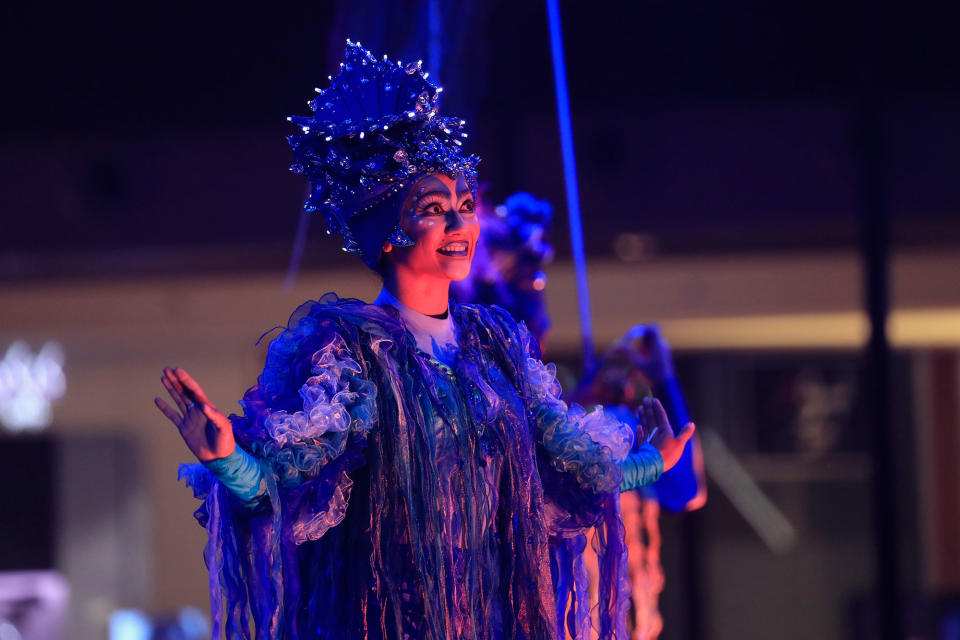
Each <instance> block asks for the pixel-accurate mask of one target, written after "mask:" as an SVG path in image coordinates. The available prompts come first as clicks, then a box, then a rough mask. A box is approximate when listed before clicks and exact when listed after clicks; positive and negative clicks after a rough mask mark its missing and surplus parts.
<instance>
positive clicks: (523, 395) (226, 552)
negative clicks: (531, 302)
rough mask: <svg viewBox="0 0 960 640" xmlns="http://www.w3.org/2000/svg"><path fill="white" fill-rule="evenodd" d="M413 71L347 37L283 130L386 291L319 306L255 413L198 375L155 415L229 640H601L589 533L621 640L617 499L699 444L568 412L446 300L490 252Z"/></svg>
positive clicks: (258, 398) (327, 299) (510, 338)
mask: <svg viewBox="0 0 960 640" xmlns="http://www.w3.org/2000/svg"><path fill="white" fill-rule="evenodd" d="M439 92H440V89H439V88H437V87H435V86H433V85H432V84H430V83H429V82H428V81H427V80H426V78H425V74H423V73H422V72H421V70H420V64H419V63H414V64H412V65H407V66H402V65H400V64H399V63H396V64H395V63H391V62H390V61H388V60H387V59H386V57H384V58H383V60H379V59H376V58H375V57H374V56H373V55H372V54H370V52H368V51H367V50H365V49H364V48H362V47H361V46H360V45H359V44H355V43H351V42H349V41H348V42H347V52H346V60H345V61H344V63H343V64H342V65H341V71H340V74H339V75H338V76H336V77H335V78H331V84H330V87H329V88H327V89H326V90H322V91H320V92H319V95H317V97H316V98H315V99H314V100H312V101H311V107H312V109H313V111H314V113H313V115H312V116H309V117H294V118H291V121H292V122H293V123H294V124H296V125H297V126H298V127H299V132H298V133H297V134H295V135H292V136H290V137H289V141H290V144H291V146H292V148H293V153H294V160H295V162H294V165H293V166H292V167H291V168H292V170H293V171H294V172H295V173H302V174H305V175H306V176H307V177H308V178H309V179H310V182H311V195H310V197H309V199H308V201H307V203H306V205H305V208H306V209H307V210H311V211H312V210H316V209H320V210H321V211H322V212H323V213H324V214H325V217H326V220H327V224H328V230H332V231H338V232H340V233H342V234H343V235H344V239H345V244H344V249H345V250H347V251H350V252H353V253H357V254H359V255H360V256H361V257H362V258H363V260H364V262H365V263H366V264H367V266H369V267H370V268H372V269H374V270H376V271H377V273H379V274H380V275H381V276H382V279H383V290H382V292H381V293H380V296H379V297H378V298H377V300H376V301H375V302H374V303H373V304H366V303H363V302H361V301H358V300H347V299H340V298H338V297H337V296H335V295H334V294H327V295H325V296H323V297H322V298H321V299H320V300H319V301H316V302H308V303H305V304H304V305H302V306H301V307H300V308H298V309H297V310H296V311H295V312H294V313H293V316H292V317H291V319H290V321H289V323H288V325H287V327H286V328H285V329H284V330H283V331H282V332H281V333H280V334H279V335H278V336H277V337H276V338H274V339H273V341H272V342H271V344H270V348H269V351H268V354H267V359H266V364H265V366H264V369H263V372H262V374H261V375H260V377H259V379H258V382H257V384H256V385H255V386H254V387H252V388H251V389H250V390H248V391H247V392H246V394H245V395H244V397H243V400H242V401H241V403H240V404H241V406H242V407H243V415H242V416H231V417H230V418H229V419H228V418H227V417H226V416H224V415H223V414H222V413H221V412H220V411H218V410H217V409H216V407H215V406H214V405H213V404H212V403H211V402H210V400H209V399H208V398H207V397H206V395H205V394H204V392H203V390H202V389H201V388H200V386H199V385H198V384H197V383H196V382H195V381H194V380H193V379H192V378H191V377H190V376H189V375H188V374H187V373H186V372H185V371H183V370H182V369H165V370H164V373H163V378H162V379H163V384H164V386H165V387H166V389H167V391H168V392H169V394H170V396H171V398H172V399H173V405H170V404H168V403H166V402H164V401H163V400H160V399H159V398H158V399H157V400H156V404H157V406H158V407H159V408H160V410H161V411H162V412H163V413H164V414H165V415H166V416H167V417H168V418H169V419H170V420H171V422H173V423H174V424H175V425H176V426H177V428H178V430H179V432H180V434H181V436H182V437H183V439H184V440H185V441H186V443H187V446H188V447H189V448H190V450H191V451H192V452H193V453H194V455H196V457H197V458H198V459H199V460H200V462H201V463H203V464H202V465H190V466H186V467H185V468H183V469H182V470H181V472H182V474H183V475H184V476H186V478H187V482H188V484H189V485H190V486H191V487H192V488H193V490H194V493H195V495H196V496H197V497H199V498H202V499H203V501H204V502H203V505H202V506H201V508H200V509H199V510H198V511H197V514H196V516H197V518H198V520H200V522H201V523H202V524H203V525H204V526H205V527H206V528H207V531H208V533H209V536H210V541H209V543H208V545H207V547H206V550H205V554H204V555H205V559H206V562H207V566H208V568H209V570H210V587H211V608H212V612H213V622H214V629H215V632H214V633H215V635H218V634H219V628H220V627H221V626H222V627H223V628H224V630H225V633H226V635H227V636H228V637H231V638H233V637H241V638H246V637H249V627H250V624H251V621H252V623H253V625H254V627H255V629H256V637H257V638H271V639H278V638H287V639H296V638H318V637H319V638H338V639H339V638H351V639H352V638H397V639H403V638H412V639H421V638H429V639H431V640H441V639H447V638H465V639H466V638H493V639H499V638H517V639H519V638H524V639H541V638H543V639H547V638H551V639H552V638H558V637H560V635H561V634H562V633H563V632H562V631H561V629H562V628H563V627H564V623H566V627H567V629H568V630H569V633H570V634H571V635H573V637H576V638H583V637H586V634H587V633H588V629H587V625H588V624H589V611H588V607H587V606H586V603H587V594H586V580H587V579H586V575H585V572H584V570H583V564H582V558H581V552H582V548H583V535H582V534H583V531H585V530H586V528H587V527H590V526H597V527H599V528H600V529H601V530H602V531H603V541H604V543H605V549H604V553H603V556H602V559H601V573H602V575H601V586H602V592H601V608H602V609H603V615H602V617H601V626H602V629H601V634H602V635H603V636H604V637H608V638H614V637H616V638H626V637H627V636H626V633H625V626H624V611H625V607H626V598H627V596H628V594H629V584H628V583H627V579H626V574H625V556H624V547H623V531H622V525H621V522H620V519H619V510H618V500H617V496H618V493H619V490H620V489H621V488H625V489H626V488H632V487H635V486H640V485H643V484H648V483H650V482H652V481H653V480H655V479H656V478H657V477H658V476H659V475H660V473H661V472H662V470H663V469H664V468H669V467H670V466H672V465H673V464H675V463H676V460H677V459H678V458H679V457H680V454H681V452H682V451H683V447H684V444H685V443H686V441H687V440H688V439H689V438H690V436H691V434H692V431H693V426H692V425H688V426H687V427H686V428H685V429H684V431H683V432H682V433H681V434H680V435H679V436H677V437H675V436H674V434H673V432H672V429H671V428H670V425H669V423H668V422H667V420H666V416H665V414H664V412H663V410H662V407H660V406H659V405H658V404H657V403H655V402H653V401H650V402H648V403H647V404H646V406H645V414H644V419H645V426H647V427H648V428H650V429H651V430H652V429H653V428H656V435H655V436H654V438H653V439H652V440H651V443H650V444H648V445H645V446H643V447H641V449H640V450H639V452H637V453H631V454H629V455H628V452H629V450H630V447H631V446H632V444H633V442H634V434H633V433H632V430H631V429H630V428H629V427H627V426H626V425H624V424H622V423H620V422H619V421H616V420H613V419H611V418H609V417H608V416H605V415H604V413H603V411H602V409H597V410H595V411H593V412H591V413H587V412H585V411H584V410H583V409H582V408H581V407H579V406H576V405H573V406H571V407H569V408H568V407H567V405H566V404H565V403H563V402H562V401H561V400H560V399H559V394H560V388H559V385H558V384H557V382H556V378H555V375H554V372H555V370H554V369H553V368H552V367H551V366H549V365H544V364H543V363H542V362H541V361H540V360H539V358H538V350H537V347H536V345H535V344H534V343H533V341H532V340H531V339H530V337H529V335H528V333H527V331H526V329H525V328H524V326H523V325H518V324H517V323H516V322H515V321H514V320H513V319H512V318H511V317H510V316H509V315H508V314H507V313H505V312H504V311H502V310H500V309H498V308H496V307H489V308H488V307H482V306H470V305H456V304H449V286H450V282H451V281H453V280H459V279H463V278H464V277H466V276H467V274H468V272H469V269H470V262H471V259H472V256H473V252H474V248H475V246H476V241H477V236H478V224H477V220H476V215H475V213H474V211H473V209H474V197H475V189H476V171H475V166H476V164H477V162H478V161H479V159H478V158H477V157H476V156H472V155H471V156H467V155H465V154H464V153H463V152H462V150H461V144H462V140H463V138H465V137H466V134H465V133H463V124H464V123H463V121H461V120H458V119H456V118H449V117H441V116H439V115H438V97H439Z"/></svg>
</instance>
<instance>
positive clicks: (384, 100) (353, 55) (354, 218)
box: [287, 40, 480, 263]
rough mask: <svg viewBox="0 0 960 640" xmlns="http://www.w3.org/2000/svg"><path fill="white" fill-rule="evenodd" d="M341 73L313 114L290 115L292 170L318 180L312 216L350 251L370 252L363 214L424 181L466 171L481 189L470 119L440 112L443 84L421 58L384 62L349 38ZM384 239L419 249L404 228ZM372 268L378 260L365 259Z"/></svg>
mask: <svg viewBox="0 0 960 640" xmlns="http://www.w3.org/2000/svg"><path fill="white" fill-rule="evenodd" d="M344 58H345V59H344V61H343V62H342V63H341V64H340V72H339V74H337V75H336V76H331V77H330V78H329V80H330V86H329V87H327V88H326V89H317V96H316V97H315V98H314V99H313V100H310V102H309V103H308V104H309V105H310V108H311V109H312V110H313V115H311V116H291V117H289V118H287V119H288V120H289V121H290V122H292V123H293V124H294V125H296V126H297V127H298V129H299V132H298V133H295V134H293V135H290V136H287V141H288V142H289V143H290V147H291V148H292V149H293V156H294V162H293V164H292V165H291V166H290V170H291V171H293V172H294V173H298V174H302V175H304V176H306V177H307V179H309V180H310V196H309V197H308V198H307V201H306V203H305V204H304V210H305V211H320V212H321V213H322V214H323V215H324V217H325V218H326V221H327V232H328V233H331V232H339V233H341V234H343V237H344V245H343V248H344V250H345V251H349V252H351V253H357V254H359V255H363V252H362V251H361V244H369V245H371V246H376V244H375V243H373V244H371V243H369V242H368V243H363V242H358V241H359V240H360V238H359V237H358V236H359V235H360V234H363V233H364V232H365V229H363V228H362V226H363V217H364V216H363V215H361V214H363V213H364V212H365V211H368V210H369V209H371V208H372V207H374V206H375V205H376V204H378V203H381V202H383V201H384V200H385V199H387V198H390V197H391V196H393V195H395V194H397V193H399V192H400V191H402V190H403V188H404V187H406V186H409V185H410V184H412V182H413V180H414V179H416V178H417V177H418V176H421V175H424V174H428V173H443V174H446V175H448V176H450V177H455V176H457V175H459V174H464V176H465V177H466V179H467V182H468V183H469V184H470V186H471V188H474V189H475V188H476V176H477V172H476V165H477V164H478V163H479V162H480V158H479V157H478V156H476V155H466V154H465V153H464V151H463V150H462V144H463V139H465V138H466V137H467V134H466V132H465V130H464V129H465V127H464V125H465V122H464V121H463V120H460V119H459V118H450V117H442V116H440V115H438V112H439V99H440V93H441V92H442V91H443V89H442V88H441V87H437V86H435V85H433V84H432V83H430V82H429V81H428V80H427V76H428V74H427V73H424V72H423V69H422V63H421V62H420V61H417V62H414V63H410V64H407V65H403V64H402V63H400V62H391V61H390V60H388V59H387V56H384V57H383V59H378V58H376V57H375V56H374V55H373V54H372V53H370V51H368V50H366V49H364V48H363V47H362V46H361V45H360V43H359V42H351V41H350V40H347V47H346V53H345V56H344ZM399 217H400V210H399V206H397V219H396V221H395V222H394V224H393V228H392V230H391V229H388V230H387V232H386V233H385V234H384V236H383V238H382V239H381V240H380V244H382V242H383V241H384V240H389V242H390V243H391V244H394V245H396V246H408V245H410V244H413V243H412V241H411V240H410V238H409V237H407V235H406V234H405V233H404V232H403V230H402V229H400V226H399ZM363 257H364V259H365V260H367V261H368V263H369V262H370V260H371V257H370V256H363Z"/></svg>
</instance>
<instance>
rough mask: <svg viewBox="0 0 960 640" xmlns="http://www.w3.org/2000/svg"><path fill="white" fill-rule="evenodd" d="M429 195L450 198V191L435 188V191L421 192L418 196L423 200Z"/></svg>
mask: <svg viewBox="0 0 960 640" xmlns="http://www.w3.org/2000/svg"><path fill="white" fill-rule="evenodd" d="M427 196H440V197H442V198H449V197H450V192H449V191H447V190H443V191H441V190H440V189H434V190H433V191H427V192H426V193H421V194H420V195H419V196H417V198H418V199H420V200H423V199H424V198H426V197H427Z"/></svg>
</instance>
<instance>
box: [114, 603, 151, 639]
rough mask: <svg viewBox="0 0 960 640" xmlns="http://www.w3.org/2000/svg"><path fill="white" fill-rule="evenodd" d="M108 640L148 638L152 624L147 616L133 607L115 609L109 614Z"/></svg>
mask: <svg viewBox="0 0 960 640" xmlns="http://www.w3.org/2000/svg"><path fill="white" fill-rule="evenodd" d="M108 634H109V635H108V637H109V638H110V640H150V637H151V636H152V635H153V625H152V624H151V623H150V621H149V620H148V619H147V617H146V616H145V615H144V614H143V613H141V612H139V611H135V610H133V609H117V610H116V611H114V612H113V614H112V615H111V616H110V625H109V631H108Z"/></svg>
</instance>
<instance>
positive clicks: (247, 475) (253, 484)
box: [203, 447, 267, 505]
mask: <svg viewBox="0 0 960 640" xmlns="http://www.w3.org/2000/svg"><path fill="white" fill-rule="evenodd" d="M203 466H205V467H206V468H207V469H209V470H210V472H211V473H213V475H215V476H216V477H217V480H219V481H220V482H221V483H222V484H223V486H225V487H226V488H227V489H229V490H230V491H231V492H233V494H234V495H235V496H237V498H239V499H240V501H241V502H243V503H244V504H248V505H252V504H255V503H256V502H258V501H259V500H260V498H262V497H263V496H264V495H265V494H266V491H267V487H266V482H265V481H264V478H263V473H262V472H261V471H260V461H259V460H257V459H256V458H255V457H254V456H252V455H251V454H249V453H247V452H246V451H245V450H244V449H242V448H240V447H237V448H236V449H234V450H233V453H231V454H230V455H228V456H227V457H225V458H217V459H216V460H210V461H208V462H204V463H203Z"/></svg>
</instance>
